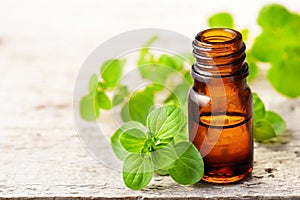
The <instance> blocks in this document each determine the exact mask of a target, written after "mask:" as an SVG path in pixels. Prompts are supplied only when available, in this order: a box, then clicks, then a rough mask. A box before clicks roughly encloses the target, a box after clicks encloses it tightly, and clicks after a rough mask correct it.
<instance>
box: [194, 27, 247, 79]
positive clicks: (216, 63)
mask: <svg viewBox="0 0 300 200" xmlns="http://www.w3.org/2000/svg"><path fill="white" fill-rule="evenodd" d="M193 48H194V50H193V55H194V57H195V58H196V62H195V64H194V65H193V67H192V71H193V74H194V76H195V77H196V76H197V77H198V78H201V79H202V78H224V79H225V78H226V79H228V78H229V80H228V81H232V80H233V79H234V80H236V79H239V78H243V77H244V76H247V75H248V66H247V64H245V58H246V54H245V49H246V46H245V44H244V42H243V40H242V35H241V33H239V32H238V31H235V30H233V29H229V28H212V29H207V30H204V31H201V32H199V33H198V34H197V35H196V37H195V40H194V41H193Z"/></svg>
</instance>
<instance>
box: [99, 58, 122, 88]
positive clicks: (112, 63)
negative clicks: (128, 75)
mask: <svg viewBox="0 0 300 200" xmlns="http://www.w3.org/2000/svg"><path fill="white" fill-rule="evenodd" d="M124 65H125V60H118V59H111V60H108V61H106V62H104V64H103V65H102V66H101V70H100V72H101V77H102V79H103V81H104V84H105V86H106V88H108V89H113V88H114V87H115V86H116V85H117V83H118V82H119V81H120V79H121V77H122V74H123V68H124Z"/></svg>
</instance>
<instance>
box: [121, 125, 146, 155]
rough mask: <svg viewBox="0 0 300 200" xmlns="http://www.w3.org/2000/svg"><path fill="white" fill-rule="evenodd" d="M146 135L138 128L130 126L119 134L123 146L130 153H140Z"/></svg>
mask: <svg viewBox="0 0 300 200" xmlns="http://www.w3.org/2000/svg"><path fill="white" fill-rule="evenodd" d="M146 140H147V136H146V134H145V133H144V131H142V130H141V129H140V128H131V129H128V130H126V131H124V132H123V133H122V134H121V136H120V142H121V145H122V146H123V148H124V149H125V150H126V151H128V152H132V153H141V152H142V150H143V148H144V144H145V142H146Z"/></svg>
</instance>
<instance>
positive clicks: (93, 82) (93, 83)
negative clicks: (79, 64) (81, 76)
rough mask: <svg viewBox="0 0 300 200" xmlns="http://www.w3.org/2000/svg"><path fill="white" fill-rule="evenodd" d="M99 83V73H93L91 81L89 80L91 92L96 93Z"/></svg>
mask: <svg viewBox="0 0 300 200" xmlns="http://www.w3.org/2000/svg"><path fill="white" fill-rule="evenodd" d="M97 84H98V77H97V74H93V75H92V76H91V78H90V81H89V92H90V94H91V93H95V90H96V88H97Z"/></svg>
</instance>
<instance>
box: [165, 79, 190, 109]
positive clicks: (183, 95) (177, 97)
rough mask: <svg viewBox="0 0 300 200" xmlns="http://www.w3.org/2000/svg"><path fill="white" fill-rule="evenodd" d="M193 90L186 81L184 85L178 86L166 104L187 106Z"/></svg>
mask: <svg viewBox="0 0 300 200" xmlns="http://www.w3.org/2000/svg"><path fill="white" fill-rule="evenodd" d="M190 88H191V85H190V84H189V83H188V82H186V81H184V82H183V83H181V84H179V85H177V86H176V88H175V89H174V90H173V91H172V93H171V94H170V95H169V96H168V97H167V99H166V100H165V102H164V103H165V104H168V103H169V102H173V103H174V104H177V105H179V106H180V105H182V106H183V105H186V103H187V96H188V92H189V90H190Z"/></svg>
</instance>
